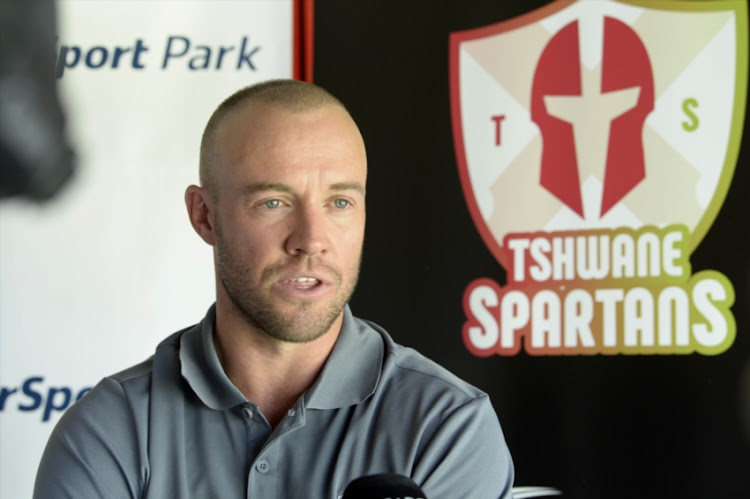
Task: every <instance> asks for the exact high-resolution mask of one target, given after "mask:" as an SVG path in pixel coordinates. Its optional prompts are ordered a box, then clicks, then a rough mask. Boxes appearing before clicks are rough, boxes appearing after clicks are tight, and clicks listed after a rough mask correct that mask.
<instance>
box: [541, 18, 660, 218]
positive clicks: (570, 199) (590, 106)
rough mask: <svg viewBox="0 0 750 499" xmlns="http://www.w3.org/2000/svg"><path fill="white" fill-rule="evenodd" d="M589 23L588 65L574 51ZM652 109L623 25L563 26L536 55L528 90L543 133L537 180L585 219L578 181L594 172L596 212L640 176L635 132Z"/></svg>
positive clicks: (638, 45) (636, 46) (634, 46)
mask: <svg viewBox="0 0 750 499" xmlns="http://www.w3.org/2000/svg"><path fill="white" fill-rule="evenodd" d="M597 21H601V22H597ZM599 26H601V28H599ZM592 27H593V28H594V29H596V28H599V29H601V30H602V32H603V33H602V34H603V36H601V37H597V36H592V37H591V38H592V39H591V41H593V40H602V42H601V51H602V52H601V58H600V59H599V60H600V62H601V63H600V64H598V63H597V64H595V65H594V66H593V67H591V65H588V66H587V64H585V61H584V60H583V59H582V55H581V54H582V51H581V47H582V46H583V45H584V44H585V43H587V42H588V38H586V36H588V35H590V34H591V28H592ZM571 68H573V69H574V70H573V71H571ZM575 69H578V70H577V71H576V70H575ZM653 108H654V82H653V75H652V71H651V63H650V61H649V57H648V53H647V52H646V48H645V47H644V45H643V43H642V42H641V40H640V39H639V38H638V36H637V35H636V33H635V32H633V30H632V29H630V27H628V26H627V25H626V24H624V23H622V22H621V21H618V20H617V19H614V18H611V17H607V16H602V17H599V18H598V19H597V18H593V19H591V18H589V19H584V20H582V21H581V24H579V21H573V22H571V23H570V24H568V25H566V26H565V27H563V28H562V29H561V30H560V31H559V32H558V33H557V34H556V35H555V36H554V37H553V38H552V39H551V40H550V41H549V43H548V44H547V46H546V47H545V49H544V51H543V53H542V55H541V57H540V58H539V62H538V64H537V67H536V72H535V74H534V82H533V87H532V91H531V118H532V120H533V121H534V122H535V123H536V124H537V125H538V126H539V128H540V130H541V134H542V139H543V150H542V158H541V159H542V161H541V179H540V183H541V185H542V186H543V187H544V188H545V189H547V190H548V191H549V192H550V193H552V194H553V195H554V196H555V197H557V198H558V199H559V200H560V201H561V202H562V203H564V204H565V205H566V206H568V207H569V208H570V209H571V210H573V211H574V212H575V213H577V214H578V215H579V216H580V217H582V218H588V216H585V214H584V205H585V203H584V202H583V195H582V190H581V185H582V183H583V182H584V181H585V180H586V179H587V178H589V177H590V176H592V175H593V176H594V177H595V178H598V179H599V180H600V181H601V182H602V196H601V203H600V205H599V211H598V214H597V215H598V216H599V217H603V216H604V215H605V214H606V213H607V211H609V210H610V209H611V208H612V207H613V206H614V205H615V204H617V203H618V202H619V201H620V200H621V199H622V198H623V197H625V195H626V194H628V192H630V191H631V190H632V189H633V188H634V187H635V186H636V185H637V184H638V183H639V182H640V181H641V180H643V179H644V178H645V177H646V168H645V163H644V153H643V139H642V131H643V125H644V122H645V120H646V117H647V116H648V114H649V113H650V112H651V111H652V109H653ZM587 215H589V216H591V215H593V214H587Z"/></svg>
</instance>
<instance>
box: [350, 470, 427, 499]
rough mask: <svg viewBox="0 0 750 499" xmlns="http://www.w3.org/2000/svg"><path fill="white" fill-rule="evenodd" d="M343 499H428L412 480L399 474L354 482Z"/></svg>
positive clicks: (376, 476)
mask: <svg viewBox="0 0 750 499" xmlns="http://www.w3.org/2000/svg"><path fill="white" fill-rule="evenodd" d="M342 499H427V498H426V497H425V495H424V492H422V489H420V488H419V486H418V485H417V484H416V483H414V482H413V481H412V480H411V479H410V478H408V477H405V476H404V475H399V474H398V473H379V474H377V475H368V476H363V477H360V478H357V479H355V480H352V481H351V482H350V483H349V485H347V486H346V490H344V496H343V497H342Z"/></svg>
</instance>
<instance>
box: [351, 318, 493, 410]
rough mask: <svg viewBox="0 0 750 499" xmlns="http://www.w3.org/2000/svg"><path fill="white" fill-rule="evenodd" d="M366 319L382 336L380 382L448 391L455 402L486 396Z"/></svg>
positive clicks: (436, 391)
mask: <svg viewBox="0 0 750 499" xmlns="http://www.w3.org/2000/svg"><path fill="white" fill-rule="evenodd" d="M364 322H366V323H367V324H368V325H369V326H370V327H371V328H373V329H375V330H376V331H377V332H378V333H380V335H381V336H382V337H383V341H384V343H385V359H384V365H383V381H384V382H386V383H392V382H396V383H399V384H404V385H406V386H409V387H410V388H411V389H412V390H413V393H414V394H415V395H416V394H417V393H420V392H421V393H425V392H426V393H428V394H436V393H441V394H443V395H445V394H452V395H453V396H454V397H455V398H456V400H457V401H463V402H468V401H469V400H473V399H477V398H483V397H486V396H487V395H486V394H485V393H484V392H483V391H482V390H480V389H479V388H477V387H475V386H474V385H472V384H470V383H468V382H466V381H464V380H463V379H461V378H460V377H458V376H457V375H455V374H454V373H452V372H451V371H449V370H448V369H447V368H445V367H443V366H441V365H440V364H438V363H437V362H435V361H433V360H432V359H430V358H428V357H426V356H425V355H423V354H422V353H420V352H418V351H417V350H415V349H413V348H411V347H408V346H404V345H401V344H399V343H397V342H396V341H395V340H394V339H393V338H392V337H391V336H390V335H389V334H388V333H387V332H386V331H385V330H384V329H383V328H382V327H380V326H378V325H377V324H374V323H372V322H370V321H364Z"/></svg>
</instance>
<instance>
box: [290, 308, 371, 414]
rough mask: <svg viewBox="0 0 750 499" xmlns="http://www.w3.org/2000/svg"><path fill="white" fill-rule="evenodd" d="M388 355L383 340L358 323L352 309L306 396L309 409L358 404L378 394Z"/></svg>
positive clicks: (347, 311)
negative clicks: (384, 363) (376, 390)
mask: <svg viewBox="0 0 750 499" xmlns="http://www.w3.org/2000/svg"><path fill="white" fill-rule="evenodd" d="M384 354H385V344H384V339H383V337H382V336H380V334H378V333H377V332H376V331H374V330H373V329H372V328H371V327H370V326H368V325H367V323H366V322H364V321H361V320H358V319H355V318H354V316H353V315H352V312H351V310H350V309H349V305H346V307H344V321H343V323H342V325H341V333H340V334H339V337H338V339H337V340H336V344H335V345H334V346H333V350H332V351H331V355H329V356H328V360H327V361H326V363H325V365H324V366H323V370H322V371H321V373H320V375H319V376H318V379H317V380H316V381H315V383H314V384H313V386H312V387H310V389H309V390H308V391H307V393H306V394H305V395H304V397H305V403H306V405H307V407H308V408H309V409H335V408H339V407H346V406H350V405H354V404H358V403H360V402H362V401H363V400H365V399H366V398H367V397H369V396H370V395H372V394H373V393H374V392H375V388H376V387H377V386H378V381H379V380H380V373H381V371H382V368H383V357H384Z"/></svg>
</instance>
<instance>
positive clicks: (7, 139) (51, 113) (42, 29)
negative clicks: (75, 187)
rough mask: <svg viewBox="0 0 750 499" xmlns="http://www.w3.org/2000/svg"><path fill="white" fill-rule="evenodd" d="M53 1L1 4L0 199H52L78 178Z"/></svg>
mask: <svg viewBox="0 0 750 499" xmlns="http://www.w3.org/2000/svg"><path fill="white" fill-rule="evenodd" d="M56 28H57V25H56V13H55V3H54V0H30V1H15V0H2V1H0V198H7V197H10V196H23V197H27V198H31V199H33V200H36V201H43V200H46V199H49V198H51V197H52V196H53V195H54V194H55V193H57V192H58V190H59V189H60V187H61V186H62V185H63V184H64V183H65V182H66V180H68V179H69V178H70V176H71V175H72V174H73V168H74V167H73V151H72V149H71V147H70V146H69V144H68V143H67V141H66V138H65V136H64V133H63V128H64V117H63V112H62V109H61V107H60V102H59V101H58V98H57V88H56V85H57V83H56V79H55V44H56V42H57V40H56V33H57V29H56Z"/></svg>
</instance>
